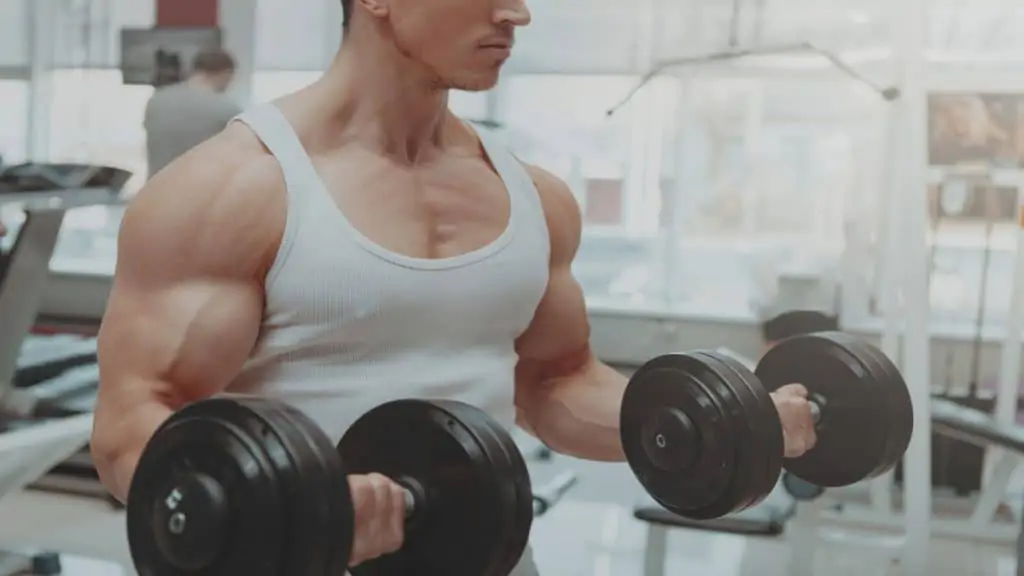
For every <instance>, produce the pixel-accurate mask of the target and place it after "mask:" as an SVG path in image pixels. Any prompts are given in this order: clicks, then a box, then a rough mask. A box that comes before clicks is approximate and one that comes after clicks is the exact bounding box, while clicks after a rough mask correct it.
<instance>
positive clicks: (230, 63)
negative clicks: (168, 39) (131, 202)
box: [145, 50, 241, 176]
mask: <svg viewBox="0 0 1024 576" xmlns="http://www.w3.org/2000/svg"><path fill="white" fill-rule="evenodd" d="M234 76H235V60H234V58H232V57H231V55H230V54H228V53H227V52H226V51H224V50H204V51H201V52H199V53H198V54H197V55H196V57H195V59H194V60H193V62H192V71H191V74H190V76H189V77H188V79H187V80H185V81H184V82H179V83H175V84H171V85H168V86H163V87H160V88H157V90H156V92H154V93H153V97H152V98H150V100H149V103H148V104H146V116H145V128H146V149H147V153H148V159H149V174H150V175H151V176H152V175H153V174H156V173H157V172H159V171H160V170H163V169H164V167H165V166H167V165H168V164H170V163H171V162H172V161H174V160H175V159H176V158H178V157H179V156H181V155H182V154H184V153H185V152H187V151H189V150H190V149H192V148H194V147H195V146H197V145H199V144H200V143H201V142H203V141H205V140H207V139H209V138H212V137H213V136H215V135H217V134H218V133H220V132H221V131H222V130H224V127H225V126H226V125H227V123H228V122H230V121H231V119H232V118H234V117H235V116H236V115H238V113H239V112H241V109H240V108H239V107H238V105H237V104H235V103H234V102H232V101H231V100H230V99H229V98H228V97H227V96H225V95H224V93H225V92H226V91H227V89H228V87H230V86H231V82H232V80H233V79H234Z"/></svg>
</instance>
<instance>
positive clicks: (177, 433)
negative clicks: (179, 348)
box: [127, 399, 286, 576]
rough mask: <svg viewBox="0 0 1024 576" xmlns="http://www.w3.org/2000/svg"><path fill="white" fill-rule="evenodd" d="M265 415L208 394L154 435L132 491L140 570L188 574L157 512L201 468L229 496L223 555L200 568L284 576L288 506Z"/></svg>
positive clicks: (134, 549) (131, 530)
mask: <svg viewBox="0 0 1024 576" xmlns="http://www.w3.org/2000/svg"><path fill="white" fill-rule="evenodd" d="M261 428H262V424H261V422H260V419H259V417H257V416H256V415H254V414H253V413H252V412H251V411H249V410H247V409H246V408H244V407H242V406H240V405H238V404H236V403H234V402H231V401H228V400H223V399H215V400H207V401H203V402H198V403H196V404H192V405H190V406H187V407H186V408H184V409H182V410H180V411H178V412H177V413H175V414H174V415H173V416H172V417H171V418H170V419H168V420H167V421H166V422H165V423H164V424H163V425H162V426H161V427H160V428H159V429H158V430H157V432H156V433H155V434H154V435H153V437H152V438H151V439H150V441H149V443H148V444H147V445H146V449H145V451H144V452H143V455H142V457H141V458H140V460H139V465H138V468H137V469H136V471H135V475H134V477H133V479H132V485H131V489H130V491H129V494H128V507H127V523H128V543H129V546H130V549H131V554H132V560H133V562H134V564H135V567H136V570H137V571H138V573H139V574H147V575H151V576H170V575H177V574H183V573H184V572H183V571H182V570H180V569H179V568H177V567H176V566H174V565H172V564H171V563H170V562H168V560H167V559H166V558H165V557H163V556H162V554H161V552H160V548H159V547H158V545H157V540H156V530H157V529H158V527H157V526H155V525H154V524H155V523H154V516H155V514H156V513H157V510H158V508H159V507H161V506H164V505H165V502H167V500H168V495H169V494H170V493H171V492H172V490H173V489H174V488H175V486H176V484H177V482H178V479H179V478H181V477H182V476H183V475H187V474H190V473H195V472H199V473H202V474H205V475H207V476H209V477H210V478H213V479H214V480H216V481H217V482H218V483H219V484H220V485H221V487H222V488H223V489H224V493H225V494H226V495H227V498H228V507H229V511H230V512H229V515H230V516H229V520H228V522H227V524H226V526H225V529H224V531H223V532H224V533H222V534H213V535H211V537H213V538H216V539H217V540H219V544H220V548H221V553H220V554H219V556H218V557H217V559H216V560H215V561H214V562H213V563H212V564H211V565H209V566H207V567H206V569H204V570H202V571H198V572H196V573H199V574H250V575H254V576H279V575H280V574H282V569H283V567H284V552H285V551H284V549H283V546H284V542H285V531H284V530H285V528H286V527H285V525H284V518H285V510H284V501H283V499H282V484H281V481H280V478H279V474H278V472H277V466H276V465H275V464H274V461H273V457H272V456H271V455H270V454H269V453H268V452H267V450H266V449H265V448H264V444H263V442H262V438H260V437H258V436H254V435H253V433H252V432H251V430H259V429H261Z"/></svg>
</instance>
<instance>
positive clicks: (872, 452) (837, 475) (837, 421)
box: [755, 335, 886, 487]
mask: <svg viewBox="0 0 1024 576" xmlns="http://www.w3.org/2000/svg"><path fill="white" fill-rule="evenodd" d="M755 373H756V374H757V376H758V378H760V379H761V382H762V383H763V384H764V385H765V388H766V389H767V390H769V391H774V390H777V389H779V388H781V387H782V386H785V385H787V384H792V383H800V384H803V385H804V386H805V387H806V388H807V390H808V392H809V393H810V394H811V399H812V400H814V401H816V402H818V403H819V404H820V405H821V414H822V416H821V421H820V422H819V423H818V425H817V426H816V431H817V436H818V443H817V445H816V446H815V447H814V448H813V449H811V450H810V451H808V452H807V453H806V454H804V455H803V456H801V457H800V458H795V459H787V460H786V461H785V468H786V470H789V471H790V472H792V473H793V474H796V475H797V476H799V477H800V478H802V479H804V480H806V481H808V482H810V483H812V484H817V485H819V486H823V487H837V486H847V485H850V484H854V483H856V482H859V481H861V480H863V479H865V478H867V477H869V476H870V474H871V473H872V472H873V471H874V470H875V468H876V467H877V465H878V461H879V458H880V457H881V456H882V455H883V454H884V452H885V442H886V436H885V429H884V427H883V426H879V425H878V424H877V423H876V422H873V421H872V418H871V416H872V415H873V414H876V413H877V406H876V403H877V398H875V397H874V393H875V390H876V389H877V386H876V384H877V382H876V381H875V378H873V377H872V375H871V374H870V373H869V372H868V370H867V368H866V366H865V365H864V363H863V362H862V361H861V360H860V359H859V358H858V355H857V353H856V352H855V351H852V350H850V348H849V347H847V346H845V345H843V344H842V343H840V342H837V341H835V340H833V339H830V338H828V337H823V336H821V335H806V336H796V337H793V338H789V339H787V340H784V341H782V342H781V343H779V344H777V345H776V346H774V347H773V348H772V349H771V350H769V351H768V353H767V354H765V356H764V358H762V359H761V362H760V363H759V364H758V365H757V369H756V370H755Z"/></svg>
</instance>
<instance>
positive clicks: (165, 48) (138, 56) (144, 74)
mask: <svg viewBox="0 0 1024 576" xmlns="http://www.w3.org/2000/svg"><path fill="white" fill-rule="evenodd" d="M221 41H222V37H221V30H220V28H217V27H210V28H125V29H123V30H121V75H122V76H123V78H124V83H125V84H146V85H151V86H164V85H167V84H175V83H177V82H181V81H182V80H184V79H185V78H186V77H188V74H189V72H190V71H189V67H190V66H191V65H192V60H193V59H194V58H195V56H196V54H198V53H199V52H200V51H202V50H208V49H211V48H219V47H220V46H221Z"/></svg>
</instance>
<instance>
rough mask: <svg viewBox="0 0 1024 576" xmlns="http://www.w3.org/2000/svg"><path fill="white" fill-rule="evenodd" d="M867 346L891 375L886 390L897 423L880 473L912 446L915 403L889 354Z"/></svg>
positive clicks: (890, 468)
mask: <svg viewBox="0 0 1024 576" xmlns="http://www.w3.org/2000/svg"><path fill="white" fill-rule="evenodd" d="M867 347H868V348H869V349H870V350H872V351H873V352H874V353H875V357H876V358H877V359H878V363H879V365H880V366H881V367H882V368H883V369H884V370H885V372H886V373H887V374H888V375H889V378H888V379H887V380H886V382H887V383H888V386H887V387H886V389H885V391H884V397H885V398H886V401H885V402H886V404H887V405H888V406H889V411H890V416H891V417H892V418H893V420H892V422H893V423H895V424H897V426H894V427H893V433H892V436H891V437H890V438H889V446H890V451H889V454H888V457H887V459H886V462H887V463H888V465H887V466H885V468H883V469H882V470H881V471H880V472H879V474H883V473H885V472H888V471H889V470H892V469H893V468H895V467H896V465H897V464H898V463H899V462H900V460H902V459H903V455H904V454H906V453H907V449H908V448H909V447H910V439H911V437H912V436H913V435H914V403H913V401H912V400H911V398H910V389H909V388H908V387H907V381H906V380H905V379H904V378H903V373H902V372H900V369H899V368H898V367H897V366H896V364H895V363H894V362H893V361H892V359H890V358H889V356H888V355H887V354H886V353H885V352H883V351H882V350H881V349H879V348H876V347H874V346H872V345H871V344H867Z"/></svg>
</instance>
